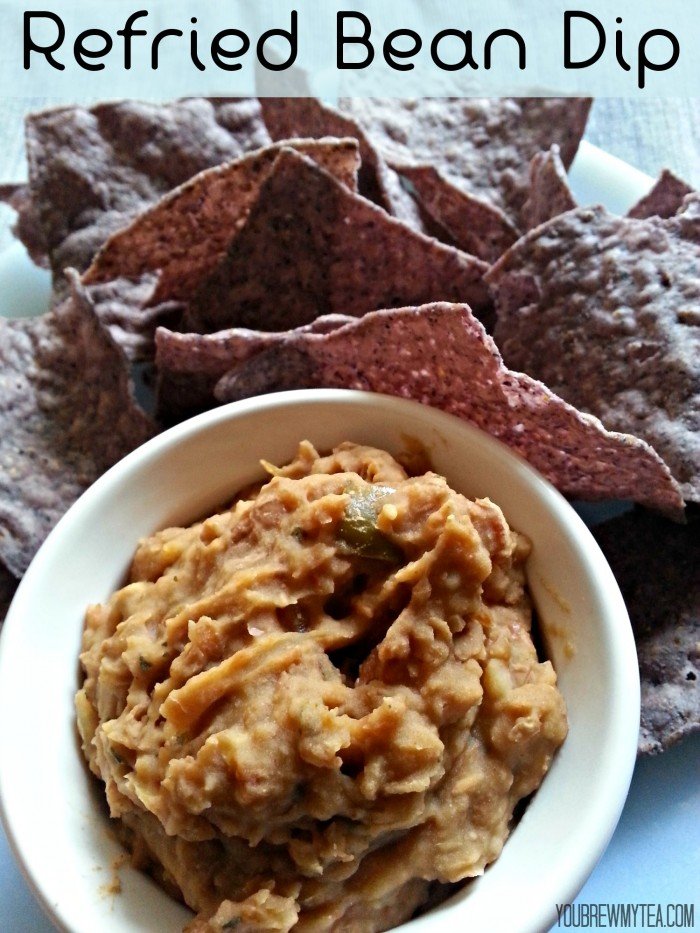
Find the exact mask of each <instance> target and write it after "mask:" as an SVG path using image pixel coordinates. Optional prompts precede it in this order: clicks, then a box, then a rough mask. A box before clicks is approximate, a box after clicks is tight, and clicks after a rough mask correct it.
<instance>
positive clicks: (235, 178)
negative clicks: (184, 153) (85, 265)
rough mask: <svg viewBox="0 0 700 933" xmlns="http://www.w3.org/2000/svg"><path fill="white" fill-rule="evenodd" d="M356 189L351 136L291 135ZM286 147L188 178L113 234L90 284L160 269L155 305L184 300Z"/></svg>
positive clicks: (294, 144)
mask: <svg viewBox="0 0 700 933" xmlns="http://www.w3.org/2000/svg"><path fill="white" fill-rule="evenodd" d="M285 146H288V147H291V148H294V149H296V150H298V151H299V152H302V153H304V155H306V156H308V157H309V158H310V159H312V160H313V161H314V162H317V163H318V164H319V165H321V166H323V168H325V169H326V170H327V171H329V172H331V173H332V174H333V175H335V176H336V177H337V178H338V179H339V181H341V182H342V183H343V184H345V185H347V186H348V187H349V188H351V189H353V190H354V189H355V188H356V185H357V172H358V169H359V167H360V159H359V154H358V148H357V143H356V142H355V140H352V139H342V140H341V139H326V140H291V141H289V142H287V143H285ZM280 151H281V146H280V145H279V144H277V145H272V146H267V147H265V148H264V149H259V150H258V151H256V152H252V153H249V154H248V155H245V156H243V157H242V158H240V159H237V160H235V161H234V162H228V163H226V164H224V165H219V166H215V167H214V168H211V169H207V170H205V171H203V172H200V173H199V174H198V175H195V176H194V177H193V178H190V179H189V181H187V182H185V184H184V185H181V186H180V187H179V188H176V189H175V190H174V191H171V192H170V193H169V194H167V195H166V196H165V197H164V198H162V199H161V200H159V201H158V202H157V203H156V204H154V205H153V206H152V207H150V208H149V209H148V210H146V211H145V212H144V213H142V214H139V216H138V217H137V218H136V219H135V220H133V221H132V222H131V224H129V226H127V227H125V228H123V229H121V230H119V231H118V232H117V233H115V234H113V235H112V236H111V237H110V238H109V240H108V241H107V242H106V243H105V245H104V246H103V247H102V249H101V250H100V252H99V253H98V254H97V256H96V257H95V259H94V261H93V262H92V264H91V266H90V268H89V269H88V270H87V272H86V273H85V274H84V276H83V282H84V283H85V284H86V285H94V284H96V283H98V282H109V281H111V280H113V279H116V278H132V279H138V278H141V277H143V276H144V275H146V274H148V273H154V272H158V274H159V275H158V285H157V287H156V289H155V292H154V294H153V296H152V297H151V299H150V302H151V304H159V303H161V302H163V301H186V300H188V299H189V298H190V297H191V296H192V293H193V291H194V290H195V289H196V287H197V286H198V285H199V283H200V281H201V280H202V279H203V278H204V277H205V276H206V275H208V274H209V273H210V272H211V271H212V270H213V269H214V268H215V267H216V266H217V265H218V263H219V262H220V261H221V260H222V259H223V258H224V256H225V255H226V250H227V248H228V246H229V243H230V242H231V240H232V239H233V237H234V236H235V235H236V232H237V231H238V230H240V228H241V227H242V226H243V225H244V224H245V221H246V219H247V217H248V214H249V213H250V211H251V208H252V207H253V205H254V204H255V202H256V201H257V198H258V196H259V194H260V189H261V188H262V185H263V184H264V182H265V180H266V179H267V177H268V176H269V175H270V173H271V172H272V169H273V166H274V164H275V162H276V160H277V157H278V156H279V154H280Z"/></svg>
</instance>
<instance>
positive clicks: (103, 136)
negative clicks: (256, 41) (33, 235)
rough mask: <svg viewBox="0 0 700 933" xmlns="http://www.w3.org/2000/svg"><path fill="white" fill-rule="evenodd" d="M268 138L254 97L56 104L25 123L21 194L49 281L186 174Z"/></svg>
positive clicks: (83, 259)
mask: <svg viewBox="0 0 700 933" xmlns="http://www.w3.org/2000/svg"><path fill="white" fill-rule="evenodd" d="M268 142H269V136H268V133H267V131H266V130H265V127H264V124H263V122H262V118H261V116H260V108H259V105H258V103H257V101H255V100H222V99H212V100H207V99H204V98H196V99H190V100H180V101H175V102H173V103H169V104H154V103H144V102H139V101H128V100H125V101H119V102H116V103H106V104H98V105H96V106H94V107H91V108H89V109H87V108H85V107H78V106H75V107H60V108H57V109H53V110H46V111H43V112H41V113H35V114H32V115H31V116H30V117H29V118H28V120H27V157H28V161H29V179H30V191H31V198H32V202H33V206H34V209H35V210H36V213H37V216H38V219H39V223H40V225H41V229H42V231H43V235H44V238H45V240H46V244H47V248H48V251H49V257H50V260H51V267H52V269H53V271H54V285H55V287H56V289H57V292H58V293H59V294H63V293H65V291H66V288H65V280H64V277H63V270H64V269H65V268H66V267H68V266H70V267H73V268H75V269H78V271H80V272H82V271H83V270H85V269H86V268H87V267H88V266H89V264H90V262H91V261H92V258H93V256H94V255H95V253H96V252H97V250H98V249H99V247H100V246H102V244H103V243H104V242H105V240H106V239H107V238H108V237H109V235H110V234H112V233H114V231H115V230H118V229H119V228H120V227H123V226H124V225H125V224H126V223H128V222H129V221H130V220H131V219H132V218H133V217H134V216H135V215H136V214H137V213H139V212H140V211H142V210H144V208H146V207H148V206H149V205H150V204H152V203H153V202H154V201H155V200H156V199H157V198H159V197H160V196H161V195H163V194H165V193H166V192H167V191H170V190H171V189H172V188H174V187H176V186H177V185H180V184H182V183H183V182H185V181H186V180H187V179H188V178H191V177H192V175H195V174H197V172H200V171H202V170H203V169H205V168H209V167H211V166H213V165H219V164H220V163H222V162H227V161H230V160H231V159H236V158H239V157H240V156H242V155H243V154H244V153H246V152H249V151H251V150H254V149H259V148H260V147H261V146H264V145H266V144H267V143H268Z"/></svg>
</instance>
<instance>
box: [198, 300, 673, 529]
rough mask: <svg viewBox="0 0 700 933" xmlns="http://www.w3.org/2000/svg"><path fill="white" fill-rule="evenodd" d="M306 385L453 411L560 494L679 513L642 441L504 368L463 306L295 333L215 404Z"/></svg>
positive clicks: (235, 378)
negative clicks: (494, 439)
mask: <svg viewBox="0 0 700 933" xmlns="http://www.w3.org/2000/svg"><path fill="white" fill-rule="evenodd" d="M305 386H311V387H313V386H326V387H329V388H349V389H365V390H369V391H373V392H385V393H387V394H390V395H398V396H401V397H404V398H412V399H415V400H416V401H419V402H422V403H424V404H427V405H433V406H435V407H436V408H441V409H443V410H445V411H448V412H451V413H452V414H455V415H457V416H459V417H461V418H464V419H465V420H467V421H469V422H471V423H472V424H475V425H476V426H477V427H479V428H482V429H483V430H485V431H488V432H489V433H490V434H492V435H493V436H494V437H497V438H498V439H499V440H501V441H503V442H504V443H506V444H508V446H510V447H511V448H512V449H513V450H515V451H517V452H518V453H520V454H521V455H522V456H524V457H525V458H526V459H527V460H529V462H530V463H531V464H532V465H533V466H534V467H536V468H537V469H538V470H540V472H541V473H543V474H544V476H546V477H547V478H548V479H549V480H550V481H551V482H552V483H554V485H555V486H557V487H558V488H559V489H560V490H561V491H562V492H564V493H567V494H569V495H571V496H575V497H580V498H590V499H603V498H629V499H634V500H636V501H638V502H643V503H644V504H646V505H649V506H651V507H653V508H657V509H660V510H662V511H665V512H667V513H669V514H671V515H674V516H677V515H678V514H679V512H680V511H681V509H682V500H681V497H680V495H679V491H678V487H677V485H676V483H675V482H674V481H673V479H672V478H671V475H670V473H669V471H668V468H667V467H666V466H665V464H664V463H663V462H662V461H661V459H660V458H659V457H658V456H657V455H656V454H655V453H654V451H653V450H652V449H651V448H650V447H649V446H648V445H647V444H646V443H644V441H640V440H638V439H637V438H634V437H631V436H629V435H622V434H613V433H610V432H608V431H606V430H605V429H604V428H603V426H602V425H601V423H600V422H599V421H598V420H597V419H596V418H593V417H591V416H587V415H582V414H581V413H580V412H578V411H576V409H574V408H572V407H571V406H570V405H567V404H566V403H565V402H564V401H562V399H560V398H558V397H557V396H556V395H554V393H552V392H550V391H549V389H547V388H546V387H545V386H544V385H542V384H541V383H539V382H536V381H535V380H533V379H531V378H529V377H528V376H526V375H523V374H521V373H517V372H513V371H510V370H508V369H507V368H506V367H505V366H504V365H503V361H502V359H501V356H500V354H499V352H498V349H497V348H496V345H495V344H494V342H493V341H492V340H491V338H490V337H489V336H488V335H487V334H486V332H485V331H484V329H483V327H482V325H481V324H480V323H479V322H478V321H477V320H476V318H475V317H474V316H473V315H472V313H471V311H470V310H469V308H468V307H466V306H464V305H455V304H448V303H436V304H429V305H426V306H423V307H421V308H402V309H398V310H393V311H378V312H376V313H373V314H368V315H366V316H365V317H363V318H362V319H361V320H359V321H357V322H353V323H351V324H346V325H345V326H343V327H340V328H338V329H336V330H333V331H332V332H330V333H328V334H313V333H308V332H306V333H296V334H290V336H289V338H288V339H287V340H286V341H284V342H282V343H280V344H279V345H278V346H276V347H274V348H271V349H268V350H267V351H265V352H264V353H261V354H259V355H257V356H256V357H253V358H252V359H250V360H248V361H247V362H246V363H244V364H243V365H242V366H239V367H237V368H235V369H233V370H232V372H231V373H228V374H227V375H226V376H224V377H222V379H221V380H220V381H219V383H218V385H217V388H216V394H217V397H218V398H219V399H220V400H221V401H233V400H234V399H238V398H243V397H247V396H250V395H256V394H258V393H260V392H265V391H268V392H269V391H275V390H280V389H290V388H300V387H305Z"/></svg>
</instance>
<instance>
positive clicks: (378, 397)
mask: <svg viewBox="0 0 700 933" xmlns="http://www.w3.org/2000/svg"><path fill="white" fill-rule="evenodd" d="M312 404H322V405H323V404H325V405H331V406H334V405H339V406H341V408H342V407H343V406H349V407H356V406H358V405H359V406H360V407H363V406H367V405H369V406H371V407H378V408H383V409H384V410H385V411H386V414H387V417H388V418H390V417H391V413H392V412H395V413H399V414H406V415H409V414H410V413H414V414H415V413H417V412H418V411H419V410H420V411H421V414H422V416H423V417H424V418H428V419H430V420H431V422H432V423H434V424H435V425H436V426H437V427H438V428H439V429H442V430H443V431H444V432H446V433H449V432H450V430H453V429H454V428H455V427H457V426H459V430H461V431H463V432H465V433H466V434H467V435H471V437H472V439H473V440H474V439H475V440H476V441H477V443H480V444H481V445H482V446H483V447H484V448H485V449H486V450H488V449H491V450H493V451H494V452H496V453H498V455H500V456H505V457H506V458H511V460H512V462H513V463H514V464H517V468H518V469H519V470H520V471H521V473H522V474H523V475H524V476H526V477H527V481H528V482H529V483H530V484H531V485H533V487H534V488H535V489H536V491H537V493H538V495H539V497H540V498H541V499H542V500H543V502H544V504H545V506H546V507H547V509H548V510H549V511H552V512H554V514H555V515H556V518H557V521H559V522H564V524H565V525H566V527H567V528H568V529H569V530H570V531H571V533H572V534H573V535H575V536H576V538H577V539H580V541H581V544H582V546H583V547H584V548H585V552H586V556H587V558H588V560H589V563H590V567H591V568H592V569H594V570H595V572H596V574H597V575H598V577H599V579H600V580H601V587H600V588H601V591H604V592H605V602H606V603H611V604H614V608H615V614H616V615H618V616H621V617H622V618H623V619H624V620H626V621H627V623H628V624H627V626H623V625H619V626H617V628H616V630H615V629H614V628H613V627H611V626H609V625H607V629H608V631H607V634H608V635H610V636H611V638H612V641H613V643H614V646H615V649H616V656H618V664H617V667H616V674H618V675H619V676H620V677H621V678H622V684H621V690H620V691H617V692H618V693H625V694H626V695H627V702H626V703H625V704H624V706H623V705H621V704H618V706H617V707H616V708H615V709H616V716H614V717H611V720H610V721H609V723H608V724H607V725H608V726H609V727H611V728H612V727H613V726H614V731H615V734H616V736H617V739H618V741H619V743H620V747H619V752H618V761H617V765H618V767H617V770H615V769H612V768H609V769H608V771H607V772H606V775H607V778H608V779H607V781H606V782H604V783H599V784H598V786H597V787H596V791H597V795H598V798H599V804H600V812H601V819H600V820H599V821H597V825H596V826H592V827H589V831H588V847H587V852H588V854H587V857H586V858H579V859H578V862H577V871H576V872H572V873H571V875H570V884H569V889H568V895H567V896H568V901H567V902H571V901H573V899H574V897H575V895H576V894H577V893H578V891H579V890H580V888H581V887H582V886H583V884H584V883H585V881H586V879H587V877H588V876H589V875H590V873H591V872H592V870H593V869H594V867H595V865H596V863H597V862H598V860H599V859H600V857H601V856H602V854H603V852H604V850H605V847H606V846H607V844H608V842H609V840H610V837H611V836H612V834H613V832H614V829H615V826H616V824H617V822H618V820H619V817H620V814H621V812H622V808H623V806H624V802H625V799H626V796H627V792H628V789H629V784H630V781H631V778H632V773H633V769H634V763H635V760H636V747H637V732H638V727H639V705H640V703H639V695H640V684H639V673H638V667H637V665H636V664H635V665H634V670H631V669H630V665H629V663H626V664H625V663H619V662H620V660H622V659H624V658H625V657H626V658H627V661H629V658H630V653H632V654H633V655H634V658H635V661H636V647H635V643H634V638H633V635H632V630H631V626H630V625H629V617H628V614H627V610H626V607H625V604H624V601H623V598H622V595H621V593H620V590H619V587H618V585H617V582H616V580H615V578H614V576H613V574H612V571H611V569H610V567H609V565H608V563H607V561H606V559H605V557H604V556H603V553H602V551H601V550H600V547H599V546H598V544H597V542H596V541H595V539H594V537H593V535H592V534H591V532H590V530H589V528H588V527H587V526H586V524H585V522H584V521H583V519H582V518H581V517H580V516H579V515H578V514H577V513H576V512H575V510H574V509H573V507H572V506H571V505H570V504H569V502H567V500H566V499H565V498H564V496H562V494H561V493H560V492H559V491H558V490H556V489H555V487H554V486H553V485H552V484H551V483H550V482H549V481H548V480H546V479H545V478H544V477H543V476H542V475H541V474H540V473H539V472H538V471H537V470H536V469H535V468H534V467H532V466H531V465H530V464H529V463H528V462H527V461H526V460H525V459H524V458H523V457H522V456H521V455H520V454H518V453H517V452H515V451H513V450H512V449H511V448H509V447H508V446H507V445H505V444H504V443H503V442H501V441H500V440H498V439H497V438H494V437H493V436H492V435H489V434H488V433H486V432H484V431H483V430H481V429H480V428H477V427H476V426H474V425H472V424H471V423H469V422H467V421H465V420H463V419H461V418H459V417H457V416H455V415H452V414H450V413H447V412H445V411H442V410H440V409H436V408H433V407H431V406H429V405H424V404H422V403H419V402H416V401H413V400H410V399H404V398H399V397H396V396H390V395H386V394H381V393H374V392H366V391H362V390H349V389H295V390H290V391H284V392H275V393H269V394H266V395H263V396H254V397H252V398H248V399H244V400H241V401H237V402H231V403H228V404H225V405H221V406H219V407H217V408H214V409H211V410H209V411H206V412H203V413H201V414H199V415H196V416H194V417H192V418H190V419H188V420H186V421H183V422H181V423H180V424H177V425H175V426H173V427H171V428H168V429H167V430H165V431H163V432H161V433H159V434H157V435H155V436H154V437H152V438H151V439H149V440H148V441H146V442H145V443H144V444H142V445H141V446H139V447H138V448H136V449H135V450H134V451H132V452H130V453H129V454H127V455H126V456H125V457H124V458H123V459H122V460H120V461H119V462H118V463H116V464H114V465H113V466H112V467H111V468H110V469H108V470H107V471H106V472H105V473H104V474H103V475H102V476H100V477H99V478H98V479H97V480H96V481H95V482H94V483H93V484H92V485H91V486H90V487H89V488H88V489H87V490H85V492H83V494H82V495H81V496H80V497H79V498H78V499H77V500H76V502H74V503H73V505H71V506H70V508H69V509H68V510H67V511H66V513H65V514H64V515H63V516H62V518H61V519H60V520H59V522H58V523H57V524H56V526H55V527H54V528H53V529H52V531H51V532H50V533H49V535H48V536H47V538H46V540H45V541H44V543H43V544H42V546H41V547H40V549H39V551H38V552H37V554H36V555H35V557H34V559H33V560H32V562H31V564H30V566H29V568H28V570H27V572H26V573H25V575H24V577H23V578H22V580H21V581H20V583H19V585H18V588H17V591H16V593H15V596H14V598H13V600H12V602H11V604H10V607H9V609H8V612H7V616H6V619H5V623H4V625H3V627H2V630H0V697H2V695H3V692H4V678H3V676H2V673H3V671H4V670H6V668H7V667H8V666H10V665H11V663H12V658H11V656H10V654H9V651H10V649H9V648H8V643H9V642H10V640H11V637H12V635H13V633H14V632H15V630H16V629H18V628H19V626H20V625H21V622H20V619H21V616H22V609H23V606H24V603H25V600H26V598H27V597H26V594H27V593H29V591H30V589H31V587H32V586H33V585H34V582H35V580H39V579H41V576H42V574H43V572H44V569H45V567H46V566H47V565H49V566H50V564H51V561H52V560H53V559H54V554H55V552H56V551H57V549H59V548H60V545H61V541H62V538H63V536H64V534H65V533H66V532H67V531H70V529H71V527H72V526H73V525H74V524H75V523H77V522H79V521H80V519H81V517H82V516H83V514H84V513H89V512H90V510H92V509H93V508H95V507H96V505H97V504H98V503H99V500H100V498H101V497H102V496H103V495H104V494H106V493H108V492H109V490H110V489H112V488H113V487H117V486H119V485H124V484H126V485H128V484H129V483H130V482H131V481H132V480H133V478H134V476H135V475H137V474H138V473H139V472H140V471H141V470H142V469H144V467H146V466H147V465H148V464H149V463H152V462H154V461H156V460H157V459H159V458H161V457H164V456H167V455H168V454H169V453H170V452H171V451H172V450H173V449H174V448H175V447H177V446H178V445H179V444H181V443H183V442H186V441H191V440H192V439H193V438H194V437H196V436H197V435H199V434H201V433H203V432H207V431H209V430H212V429H215V428H216V427H217V426H219V425H220V424H222V423H224V422H228V421H230V420H233V421H235V420H237V419H238V418H241V417H244V416H248V415H251V414H256V413H263V412H266V411H268V410H270V409H284V408H288V407H293V408H296V407H299V406H301V407H304V406H307V405H312ZM8 632H9V633H11V636H10V637H8V636H7V633H8ZM630 701H633V702H631V703H630ZM633 707H636V721H635V716H634V715H633V714H632V713H631V712H630V710H631V708H633ZM7 708H8V707H7V704H6V703H3V702H2V700H0V729H2V722H3V719H4V717H5V715H7V713H6V712H4V710H7ZM632 739H633V741H632ZM3 757H4V756H3ZM7 780H8V776H7V767H6V766H3V763H2V759H0V822H1V823H2V825H3V827H4V830H5V833H6V835H7V839H8V843H9V846H10V849H11V851H12V852H13V855H14V857H15V860H16V862H17V864H18V866H19V868H20V870H21V872H22V874H23V875H24V877H25V879H26V880H27V882H28V885H29V887H30V889H31V890H32V892H33V894H34V896H35V898H36V899H37V901H38V903H39V904H40V906H41V907H42V909H43V910H44V912H45V914H46V915H47V917H48V918H49V919H50V921H51V922H52V923H53V924H54V925H56V926H58V927H59V928H60V929H63V930H66V931H68V933H71V931H73V930H75V929H76V928H75V927H73V926H72V925H69V924H68V923H67V922H65V920H64V918H63V917H62V916H61V914H60V913H59V912H57V908H56V907H55V906H54V905H52V904H51V903H50V901H49V899H48V897H47V895H46V892H45V891H44V889H43V886H42V882H41V878H38V877H35V875H34V873H33V871H32V869H31V867H30V865H29V858H28V856H25V853H24V848H25V846H26V840H25V843H24V846H23V844H22V840H20V838H19V834H18V832H17V830H16V828H15V826H14V817H13V814H12V813H10V812H9V810H8V808H7V805H6V790H5V783H6V781H7ZM562 896H563V895H562ZM458 899H459V892H458V893H457V895H455V896H454V897H452V898H450V899H449V900H448V901H446V902H445V904H444V905H441V907H445V908H448V907H449V905H450V904H452V903H453V902H454V901H455V900H458ZM554 908H555V905H554V903H552V905H551V907H550V909H549V910H548V911H545V910H544V908H543V909H542V910H541V911H540V915H539V916H538V917H537V918H534V917H532V927H531V928H532V929H533V930H534V929H546V928H547V926H548V925H549V924H551V922H552V915H553V914H554ZM430 916H431V914H429V915H426V919H427V918H428V917H430ZM423 919H424V918H422V917H418V918H415V919H412V920H409V921H406V922H405V923H404V924H403V925H402V926H401V927H400V929H404V928H406V929H408V928H409V927H410V928H411V929H412V930H413V929H415V930H416V933H417V931H418V930H419V929H420V928H422V926H423ZM448 922H449V921H448ZM529 928H530V927H528V929H529ZM397 929H398V928H397Z"/></svg>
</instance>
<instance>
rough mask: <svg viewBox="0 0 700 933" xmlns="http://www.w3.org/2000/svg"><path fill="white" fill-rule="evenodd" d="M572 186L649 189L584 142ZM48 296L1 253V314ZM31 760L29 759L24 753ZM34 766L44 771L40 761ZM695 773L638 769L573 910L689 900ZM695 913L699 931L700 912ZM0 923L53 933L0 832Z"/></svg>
mask: <svg viewBox="0 0 700 933" xmlns="http://www.w3.org/2000/svg"><path fill="white" fill-rule="evenodd" d="M570 181H571V184H572V187H573V190H574V193H575V195H576V197H577V199H578V200H579V202H580V203H582V204H592V203H603V204H605V205H606V206H607V207H609V208H610V209H611V210H615V211H619V212H624V211H626V210H627V209H628V208H629V207H630V206H631V205H632V204H633V203H634V202H635V201H636V200H637V199H638V198H639V197H641V196H642V195H643V194H645V193H646V191H647V190H648V188H649V187H650V185H651V183H652V179H650V178H649V177H648V176H647V175H644V174H643V173H641V172H639V171H638V170H637V169H634V168H632V167H631V166H629V165H627V164H626V163H624V162H621V161H620V160H619V159H616V158H614V157H613V156H610V155H608V154H607V153H605V152H603V151H602V150H600V149H597V148H596V147H595V146H592V145H590V144H588V143H585V142H584V143H582V144H581V148H580V150H579V153H578V155H577V157H576V160H575V162H574V164H573V166H572V169H571V172H570ZM48 293H49V276H48V273H46V272H44V271H42V270H38V269H36V268H35V267H34V266H33V265H32V264H31V262H30V261H29V260H28V258H27V256H26V253H25V252H24V250H23V249H22V248H21V247H20V246H19V245H18V244H12V245H11V246H10V247H8V248H6V249H5V250H3V251H2V252H0V314H1V315H4V316H7V317H25V316H31V315H33V314H38V313H41V312H42V311H43V310H44V309H45V307H46V299H47V297H48ZM28 753H33V752H30V750H29V749H28ZM37 767H41V761H40V758H39V759H38V761H37ZM699 773H700V736H695V737H693V738H692V739H689V740H687V741H685V742H683V743H681V744H680V745H678V746H676V747H675V748H674V749H672V750H671V751H670V752H667V753H666V754H664V755H662V756H660V757H657V758H646V759H642V760H640V761H639V762H638V764H637V768H636V771H635V776H634V779H633V781H632V786H631V789H630V794H629V798H628V800H627V804H626V805H625V809H624V811H623V814H622V818H621V820H620V823H619V825H618V828H617V830H616V832H615V834H614V836H613V839H612V842H611V843H610V846H609V848H608V850H607V851H606V853H605V855H604V857H603V859H602V860H601V862H600V864H599V866H598V868H597V869H596V871H595V872H594V873H593V875H592V876H591V878H590V879H589V881H588V882H587V884H586V886H585V887H584V889H583V891H582V892H581V894H580V895H579V897H578V898H577V901H576V904H577V905H589V904H617V903H645V904H650V903H651V904H660V905H661V906H662V910H663V911H665V910H666V906H667V905H673V904H677V903H679V902H689V901H692V899H693V894H694V893H695V892H696V891H697V866H698V864H700V844H699V843H698V837H697V826H698V825H700V786H699V785H698V782H697V775H698V774H699ZM47 780H50V774H47ZM57 871H60V866H57ZM108 881H109V879H105V882H108ZM695 914H696V916H695V922H696V924H699V923H700V909H696V911H695ZM672 916H675V914H672ZM0 917H2V921H1V923H0V926H1V927H2V929H3V930H4V931H7V933H50V931H52V930H53V926H52V925H51V923H50V922H49V921H48V920H47V919H46V918H45V916H44V914H43V913H42V912H41V909H40V908H39V906H38V904H37V903H36V901H35V900H34V898H33V896H32V894H31V893H30V891H29V889H28V887H27V885H26V882H25V881H24V879H23V877H22V876H21V874H20V872H19V869H18V867H17V865H16V863H15V861H14V859H13V857H12V854H11V852H10V849H9V846H8V844H7V841H6V839H5V836H4V834H3V833H2V830H1V829H0ZM664 919H665V914H664ZM608 925H610V924H608ZM555 929H556V928H555Z"/></svg>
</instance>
